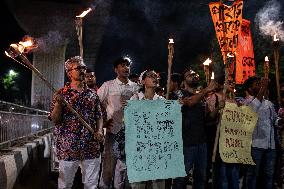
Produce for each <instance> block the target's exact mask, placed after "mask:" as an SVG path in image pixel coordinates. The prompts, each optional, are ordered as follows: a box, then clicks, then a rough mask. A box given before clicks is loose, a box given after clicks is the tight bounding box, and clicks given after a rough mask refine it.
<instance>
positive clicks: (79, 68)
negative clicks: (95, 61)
mask: <svg viewBox="0 0 284 189" xmlns="http://www.w3.org/2000/svg"><path fill="white" fill-rule="evenodd" d="M72 70H76V71H80V70H83V71H86V70H87V67H86V66H77V67H76V68H72V69H70V70H69V71H72Z"/></svg>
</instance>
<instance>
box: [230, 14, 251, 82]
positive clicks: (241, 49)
mask: <svg viewBox="0 0 284 189" xmlns="http://www.w3.org/2000/svg"><path fill="white" fill-rule="evenodd" d="M254 75H255V61H254V51H253V43H252V37H251V31H250V21H249V20H245V19H243V21H242V27H241V30H240V32H239V40H238V48H237V54H236V77H235V79H236V84H242V83H243V82H244V81H245V80H247V79H248V78H249V77H250V76H254Z"/></svg>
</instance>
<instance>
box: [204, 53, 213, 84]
mask: <svg viewBox="0 0 284 189" xmlns="http://www.w3.org/2000/svg"><path fill="white" fill-rule="evenodd" d="M211 62H212V60H210V59H209V58H207V59H206V60H205V62H203V68H204V73H205V78H206V83H207V85H209V82H210V70H209V64H210V63H211Z"/></svg>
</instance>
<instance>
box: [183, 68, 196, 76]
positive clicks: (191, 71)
mask: <svg viewBox="0 0 284 189" xmlns="http://www.w3.org/2000/svg"><path fill="white" fill-rule="evenodd" d="M187 72H189V73H190V75H198V74H197V73H196V72H195V71H194V70H193V69H192V68H190V67H188V68H185V69H184V70H183V72H182V74H181V76H182V78H183V79H185V76H186V75H185V74H186V73H187Z"/></svg>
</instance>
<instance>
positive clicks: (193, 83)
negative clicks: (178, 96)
mask: <svg viewBox="0 0 284 189" xmlns="http://www.w3.org/2000/svg"><path fill="white" fill-rule="evenodd" d="M184 81H185V83H186V84H187V85H188V86H190V87H193V88H195V87H197V86H198V84H199V77H197V75H196V74H192V73H190V72H189V71H188V72H186V73H185V74H184Z"/></svg>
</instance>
